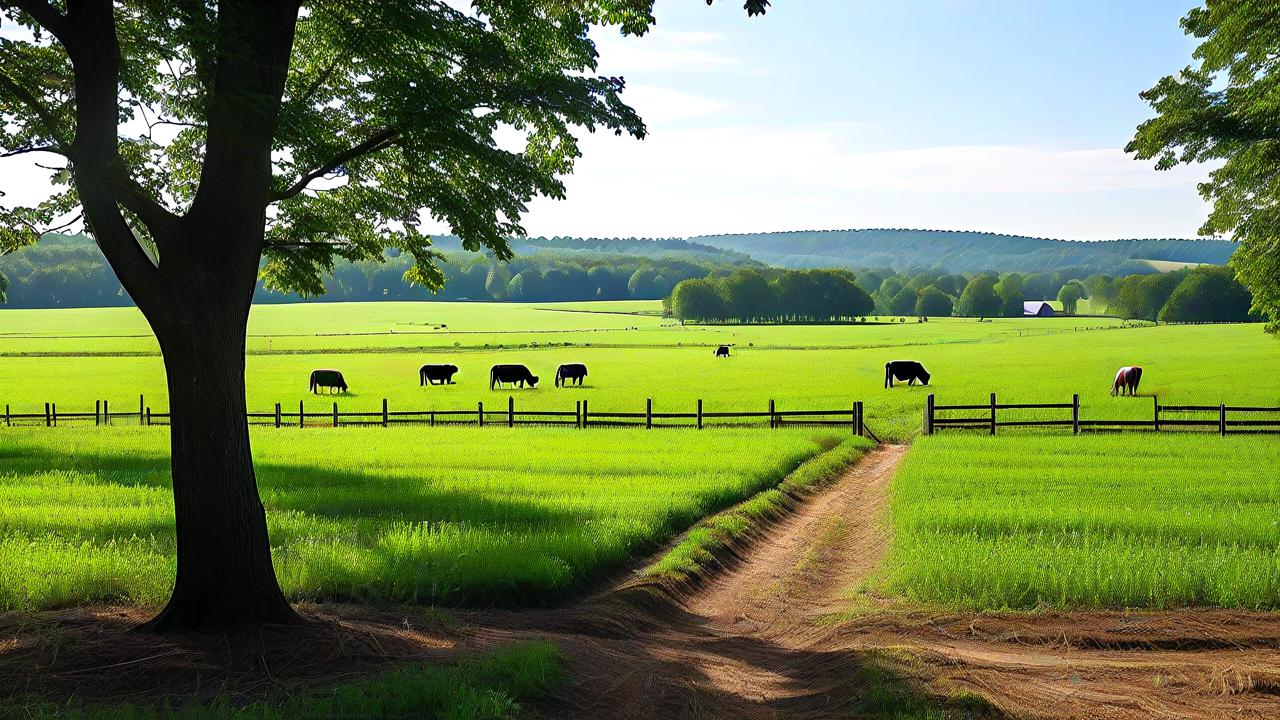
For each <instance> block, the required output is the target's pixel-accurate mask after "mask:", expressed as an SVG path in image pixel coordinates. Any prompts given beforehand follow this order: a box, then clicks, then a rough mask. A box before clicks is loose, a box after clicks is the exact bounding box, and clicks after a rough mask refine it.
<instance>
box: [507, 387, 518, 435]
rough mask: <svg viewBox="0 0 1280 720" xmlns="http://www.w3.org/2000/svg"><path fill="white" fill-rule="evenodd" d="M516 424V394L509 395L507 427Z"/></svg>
mask: <svg viewBox="0 0 1280 720" xmlns="http://www.w3.org/2000/svg"><path fill="white" fill-rule="evenodd" d="M515 426H516V398H515V396H514V395H508V396H507V427H509V428H510V427H515Z"/></svg>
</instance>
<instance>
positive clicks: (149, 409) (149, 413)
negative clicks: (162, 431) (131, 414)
mask: <svg viewBox="0 0 1280 720" xmlns="http://www.w3.org/2000/svg"><path fill="white" fill-rule="evenodd" d="M147 427H151V408H147Z"/></svg>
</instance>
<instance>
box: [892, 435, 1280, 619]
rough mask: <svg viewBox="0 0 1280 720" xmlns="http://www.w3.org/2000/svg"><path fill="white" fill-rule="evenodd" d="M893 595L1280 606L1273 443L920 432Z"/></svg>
mask: <svg viewBox="0 0 1280 720" xmlns="http://www.w3.org/2000/svg"><path fill="white" fill-rule="evenodd" d="M892 517H893V528H894V540H893V548H892V550H891V552H890V555H889V558H888V561H887V563H886V566H887V570H886V573H887V575H886V577H887V581H886V587H887V589H889V590H891V591H894V592H898V593H901V594H903V595H905V596H907V597H909V598H911V599H914V600H920V601H925V602H931V603H941V604H945V605H956V606H962V607H972V608H1019V609H1021V608H1033V607H1037V606H1054V607H1076V606H1079V607H1140V608H1169V607H1182V606H1192V605H1213V606H1224V607H1241V608H1255V609H1276V608H1280V442H1277V441H1276V439H1275V438H1274V437H1228V438H1219V437H1214V436H1186V435H1184V436H1171V435H1160V436H1156V435H1151V434H1140V435H1135V434H1130V435H1116V436H1089V437H1072V436H1054V437H1028V436H1023V437H996V438H990V437H982V436H973V435H967V436H963V435H949V436H934V437H926V438H921V439H919V440H917V441H916V444H915V445H914V446H913V447H912V449H911V452H910V454H909V455H908V457H907V459H906V461H905V462H904V464H903V466H902V468H901V470H900V472H899V475H898V478H897V481H896V482H895V485H894V498H893V511H892Z"/></svg>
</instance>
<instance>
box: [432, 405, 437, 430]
mask: <svg viewBox="0 0 1280 720" xmlns="http://www.w3.org/2000/svg"><path fill="white" fill-rule="evenodd" d="M435 426H436V411H435V409H434V408H433V409H432V410H431V427H435Z"/></svg>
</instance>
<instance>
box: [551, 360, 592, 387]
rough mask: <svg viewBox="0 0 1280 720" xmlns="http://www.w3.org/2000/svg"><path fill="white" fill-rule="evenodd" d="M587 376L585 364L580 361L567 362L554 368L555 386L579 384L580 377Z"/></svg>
mask: <svg viewBox="0 0 1280 720" xmlns="http://www.w3.org/2000/svg"><path fill="white" fill-rule="evenodd" d="M586 376H587V366H586V365H583V364H582V363H568V364H566V365H561V366H560V368H559V369H558V370H556V387H564V386H565V385H575V384H576V385H581V384H582V378H584V377H586Z"/></svg>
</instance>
